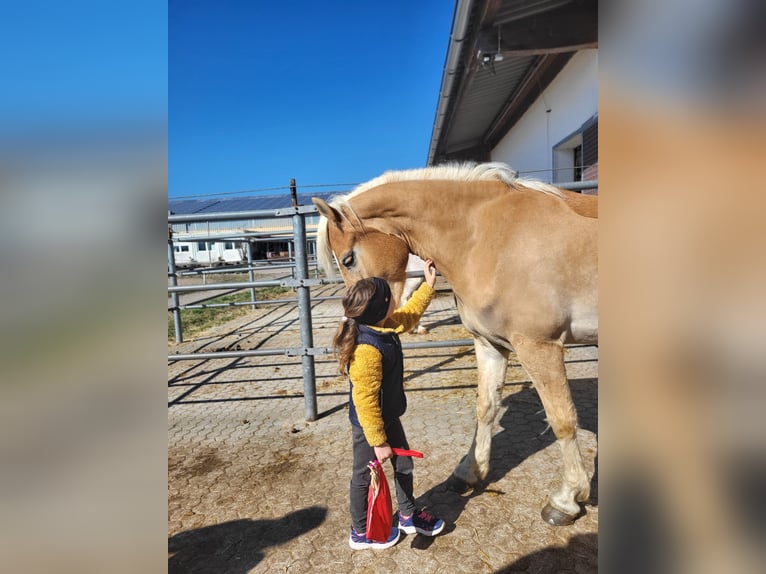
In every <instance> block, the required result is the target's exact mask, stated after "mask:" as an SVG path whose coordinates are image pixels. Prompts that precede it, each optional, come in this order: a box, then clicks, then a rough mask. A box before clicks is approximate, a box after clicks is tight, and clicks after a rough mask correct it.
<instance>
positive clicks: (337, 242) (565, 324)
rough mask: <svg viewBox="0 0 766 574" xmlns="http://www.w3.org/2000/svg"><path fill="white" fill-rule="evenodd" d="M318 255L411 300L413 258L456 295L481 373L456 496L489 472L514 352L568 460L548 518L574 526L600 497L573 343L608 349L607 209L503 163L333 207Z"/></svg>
mask: <svg viewBox="0 0 766 574" xmlns="http://www.w3.org/2000/svg"><path fill="white" fill-rule="evenodd" d="M312 201H313V202H314V204H315V205H316V207H317V209H318V211H319V214H320V218H319V223H318V227H317V252H318V253H317V256H318V259H319V261H320V265H321V266H322V267H323V268H324V269H325V270H326V271H327V273H329V274H333V273H334V267H333V258H334V259H335V261H336V262H337V265H338V268H339V270H340V273H341V276H342V278H343V280H344V282H345V284H346V285H347V286H351V285H353V284H354V283H355V282H356V281H358V280H359V279H362V278H364V277H369V276H378V277H383V278H384V279H386V280H387V281H388V282H389V284H390V285H391V290H392V293H393V296H394V297H396V298H397V300H398V298H399V297H400V296H401V292H402V288H403V284H404V281H405V279H406V271H405V269H406V265H407V260H408V256H409V254H410V253H414V254H415V255H417V256H418V257H420V258H422V259H432V260H433V261H434V264H435V266H436V268H437V269H438V271H439V272H440V274H441V275H442V276H443V277H444V278H445V279H446V280H447V282H448V283H449V284H450V285H451V287H452V290H453V292H454V295H455V299H456V301H457V307H458V312H459V314H460V318H461V320H462V323H463V325H464V326H465V327H466V329H468V331H469V332H470V333H471V335H472V336H473V339H474V346H475V350H476V362H477V367H478V385H477V386H478V393H477V394H478V397H477V406H476V413H477V426H476V431H475V434H474V438H473V442H472V444H471V447H470V449H469V451H468V453H467V454H466V455H465V456H464V457H463V458H462V460H461V461H460V462H459V463H458V465H457V467H456V468H455V470H454V471H453V473H452V475H451V476H450V477H449V479H448V481H447V483H448V486H449V487H450V488H452V489H454V490H458V491H462V492H465V491H467V490H469V489H470V488H472V487H473V488H475V487H476V486H478V485H479V483H481V482H482V481H484V480H485V479H486V477H487V474H488V472H489V460H490V445H491V438H492V430H493V429H492V427H493V424H494V420H495V415H496V414H497V410H498V408H499V405H500V399H501V394H502V386H503V383H504V382H505V376H506V370H507V366H508V359H509V355H510V353H511V351H514V352H515V353H516V356H517V358H518V360H519V362H520V363H521V365H522V366H523V367H524V369H525V370H526V372H527V374H528V375H529V377H530V380H531V381H532V383H533V384H534V387H535V389H536V390H537V393H538V395H539V397H540V400H541V402H542V404H543V407H544V409H545V414H546V420H547V422H548V424H549V425H550V427H551V428H552V430H553V432H554V434H555V436H556V442H557V443H558V444H559V446H560V450H561V457H562V463H563V464H562V472H561V485H560V487H559V488H558V489H557V490H555V491H554V492H552V493H551V494H550V495H549V497H548V501H547V503H546V504H545V505H544V507H543V509H542V511H541V514H542V518H543V520H545V521H546V522H548V523H549V524H553V525H556V526H562V525H568V524H572V523H573V522H574V521H575V520H576V519H577V518H578V517H579V516H580V515H581V513H582V507H581V506H580V504H581V503H584V502H586V501H587V500H588V499H589V497H590V478H591V477H590V476H588V472H587V470H586V468H585V466H584V463H583V457H582V454H581V452H580V448H579V445H578V442H577V428H578V423H577V413H576V411H575V407H574V403H573V401H572V396H571V392H570V389H569V383H568V381H567V377H566V371H565V366H564V345H565V344H569V343H584V344H597V342H598V312H597V309H598V294H597V280H598V252H597V239H598V235H597V232H598V229H597V228H598V200H597V198H596V197H595V196H585V195H582V194H579V193H575V192H571V191H566V190H563V189H559V188H557V187H555V186H553V185H551V184H547V183H544V182H542V181H538V180H533V179H526V178H519V177H518V176H517V174H516V172H515V171H514V170H512V169H511V168H510V167H509V166H508V165H506V164H502V163H484V164H475V163H458V164H447V165H442V166H435V167H426V168H419V169H413V170H404V171H388V172H385V173H383V175H381V176H379V177H377V178H375V179H373V180H371V181H369V182H367V183H364V184H361V185H360V186H358V187H357V188H356V189H354V190H353V191H352V192H350V193H348V194H345V195H340V196H335V197H334V198H331V199H330V202H329V203H328V202H325V201H323V200H322V199H319V198H312Z"/></svg>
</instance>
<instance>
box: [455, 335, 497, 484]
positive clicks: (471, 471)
mask: <svg viewBox="0 0 766 574" xmlns="http://www.w3.org/2000/svg"><path fill="white" fill-rule="evenodd" d="M474 345H475V347H476V363H477V366H478V370H479V388H478V400H477V403H476V419H477V420H476V423H477V424H476V433H475V434H474V438H473V443H472V444H471V448H470V450H469V451H468V454H467V455H466V456H465V457H463V460H461V461H460V464H459V465H458V467H457V468H456V469H455V472H454V474H453V476H451V477H450V481H449V486H450V488H452V489H454V490H458V491H464V490H467V488H468V487H470V486H475V485H476V483H478V482H479V481H480V480H484V479H485V478H486V477H487V473H488V472H489V456H490V451H491V446H492V430H493V426H494V422H495V416H496V415H497V409H498V408H499V407H500V399H501V398H502V392H503V383H504V382H505V373H506V370H507V369H508V351H506V350H505V349H497V348H495V347H494V346H493V345H492V344H490V343H489V342H488V341H487V340H486V339H483V338H481V337H474Z"/></svg>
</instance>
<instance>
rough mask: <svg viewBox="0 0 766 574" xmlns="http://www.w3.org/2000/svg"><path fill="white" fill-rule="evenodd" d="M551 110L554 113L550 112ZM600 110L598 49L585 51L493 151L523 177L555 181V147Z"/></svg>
mask: <svg viewBox="0 0 766 574" xmlns="http://www.w3.org/2000/svg"><path fill="white" fill-rule="evenodd" d="M546 109H550V112H546ZM597 112H598V49H592V50H581V51H579V52H577V53H576V54H575V55H574V56H572V59H571V60H569V62H568V63H567V65H566V66H564V69H563V70H561V72H560V73H559V74H558V76H556V78H554V80H553V81H552V82H551V83H550V85H549V86H548V87H547V88H545V90H544V91H543V94H542V96H540V97H538V98H537V100H536V101H535V102H534V103H533V104H532V105H531V106H530V107H529V109H528V110H527V112H526V113H525V114H524V115H523V116H522V118H521V119H520V120H519V121H518V122H517V123H516V125H514V126H513V128H511V130H510V131H509V132H508V133H507V134H506V135H505V137H503V139H502V140H500V142H499V143H498V144H497V146H495V148H494V149H493V150H492V152H491V157H492V161H503V162H505V163H507V164H508V165H510V166H511V167H512V168H514V169H515V170H517V171H518V172H520V175H521V176H523V177H533V178H536V179H541V180H543V181H547V182H550V181H553V178H552V172H551V169H552V168H553V165H552V161H553V151H552V150H553V146H555V145H556V144H558V143H559V142H560V141H561V140H563V139H564V138H565V137H567V136H569V135H570V134H571V133H572V132H574V131H575V130H577V129H578V128H579V127H580V126H582V124H583V123H585V122H586V121H587V120H588V119H590V118H591V117H592V116H594V115H595V114H596V113H597Z"/></svg>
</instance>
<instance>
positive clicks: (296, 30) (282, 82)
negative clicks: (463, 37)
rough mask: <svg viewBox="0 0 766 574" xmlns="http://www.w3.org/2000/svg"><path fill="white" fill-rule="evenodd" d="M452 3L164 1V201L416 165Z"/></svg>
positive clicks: (427, 132)
mask: <svg viewBox="0 0 766 574" xmlns="http://www.w3.org/2000/svg"><path fill="white" fill-rule="evenodd" d="M453 10H454V3H453V2H450V1H448V0H426V1H417V2H414V1H411V0H396V1H388V2H359V1H354V2H352V1H338V2H311V1H308V0H304V1H281V2H248V1H243V0H240V1H228V2H221V1H213V0H183V1H181V0H178V1H176V0H171V1H170V2H169V6H168V30H169V40H168V47H169V49H168V52H169V56H168V67H169V73H168V89H169V97H168V108H169V122H168V129H169V144H168V152H169V161H168V179H169V187H168V194H169V196H170V197H178V196H189V195H202V194H209V193H220V192H236V191H240V190H252V189H261V188H267V187H276V186H285V185H287V184H288V182H289V180H290V178H295V179H296V181H297V183H298V185H299V187H300V186H301V185H309V184H333V183H355V182H362V181H366V180H368V179H371V178H373V177H375V176H377V175H379V174H380V173H382V172H383V171H385V170H388V169H405V168H411V167H419V166H423V165H425V162H426V160H427V154H428V146H429V141H430V137H431V128H432V126H433V121H434V114H435V111H436V104H437V99H438V93H439V87H440V84H441V75H442V69H443V66H444V60H445V56H446V50H447V46H448V40H449V34H450V29H451V25H452V14H453Z"/></svg>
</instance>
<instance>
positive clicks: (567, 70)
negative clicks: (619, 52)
mask: <svg viewBox="0 0 766 574" xmlns="http://www.w3.org/2000/svg"><path fill="white" fill-rule="evenodd" d="M449 160H474V161H502V162H505V163H507V164H509V165H510V166H512V167H513V168H514V169H516V170H517V171H518V172H519V175H521V176H523V177H534V178H537V179H541V180H543V181H546V182H549V183H559V182H573V181H592V180H596V179H597V178H598V0H536V1H533V2H530V1H529V0H458V1H457V2H456V6H455V13H454V17H453V23H452V31H451V34H450V39H449V47H448V51H447V56H446V61H445V65H444V71H443V75H442V82H441V88H440V93H439V100H438V105H437V111H436V117H435V119H434V125H433V129H432V134H431V143H430V148H429V152H428V165H437V164H439V163H443V162H445V161H449ZM597 191H598V190H597V189H595V188H591V189H585V190H583V193H597Z"/></svg>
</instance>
